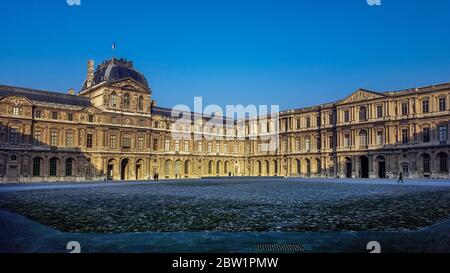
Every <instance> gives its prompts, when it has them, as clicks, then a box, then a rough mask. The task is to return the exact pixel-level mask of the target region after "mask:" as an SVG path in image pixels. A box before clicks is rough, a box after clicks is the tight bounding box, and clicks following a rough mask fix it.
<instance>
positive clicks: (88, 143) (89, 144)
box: [86, 133, 94, 148]
mask: <svg viewBox="0 0 450 273" xmlns="http://www.w3.org/2000/svg"><path fill="white" fill-rule="evenodd" d="M93 138H94V136H93V135H92V134H91V133H89V134H86V147H87V148H92V140H93Z"/></svg>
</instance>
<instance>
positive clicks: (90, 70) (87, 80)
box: [86, 60, 94, 88]
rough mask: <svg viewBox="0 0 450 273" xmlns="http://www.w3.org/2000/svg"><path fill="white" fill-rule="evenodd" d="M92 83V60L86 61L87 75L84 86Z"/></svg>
mask: <svg viewBox="0 0 450 273" xmlns="http://www.w3.org/2000/svg"><path fill="white" fill-rule="evenodd" d="M93 84H94V61H93V60H89V61H88V69H87V77H86V88H91V87H92V85H93Z"/></svg>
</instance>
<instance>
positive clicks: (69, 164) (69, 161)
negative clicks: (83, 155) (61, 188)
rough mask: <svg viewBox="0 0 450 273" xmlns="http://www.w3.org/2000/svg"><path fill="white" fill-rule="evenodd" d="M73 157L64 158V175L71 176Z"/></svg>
mask: <svg viewBox="0 0 450 273" xmlns="http://www.w3.org/2000/svg"><path fill="white" fill-rule="evenodd" d="M72 170H73V159H72V158H68V159H66V176H72V175H73V171H72Z"/></svg>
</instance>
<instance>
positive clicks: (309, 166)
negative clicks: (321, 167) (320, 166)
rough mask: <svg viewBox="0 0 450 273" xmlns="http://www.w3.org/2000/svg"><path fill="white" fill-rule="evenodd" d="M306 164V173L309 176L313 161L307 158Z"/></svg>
mask: <svg viewBox="0 0 450 273" xmlns="http://www.w3.org/2000/svg"><path fill="white" fill-rule="evenodd" d="M305 164H306V175H307V176H308V177H309V176H311V161H310V160H309V159H308V158H307V159H305Z"/></svg>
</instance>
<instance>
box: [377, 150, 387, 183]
mask: <svg viewBox="0 0 450 273" xmlns="http://www.w3.org/2000/svg"><path fill="white" fill-rule="evenodd" d="M375 161H376V163H377V168H378V178H386V159H385V158H384V156H381V155H380V156H377V158H376V160H375Z"/></svg>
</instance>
